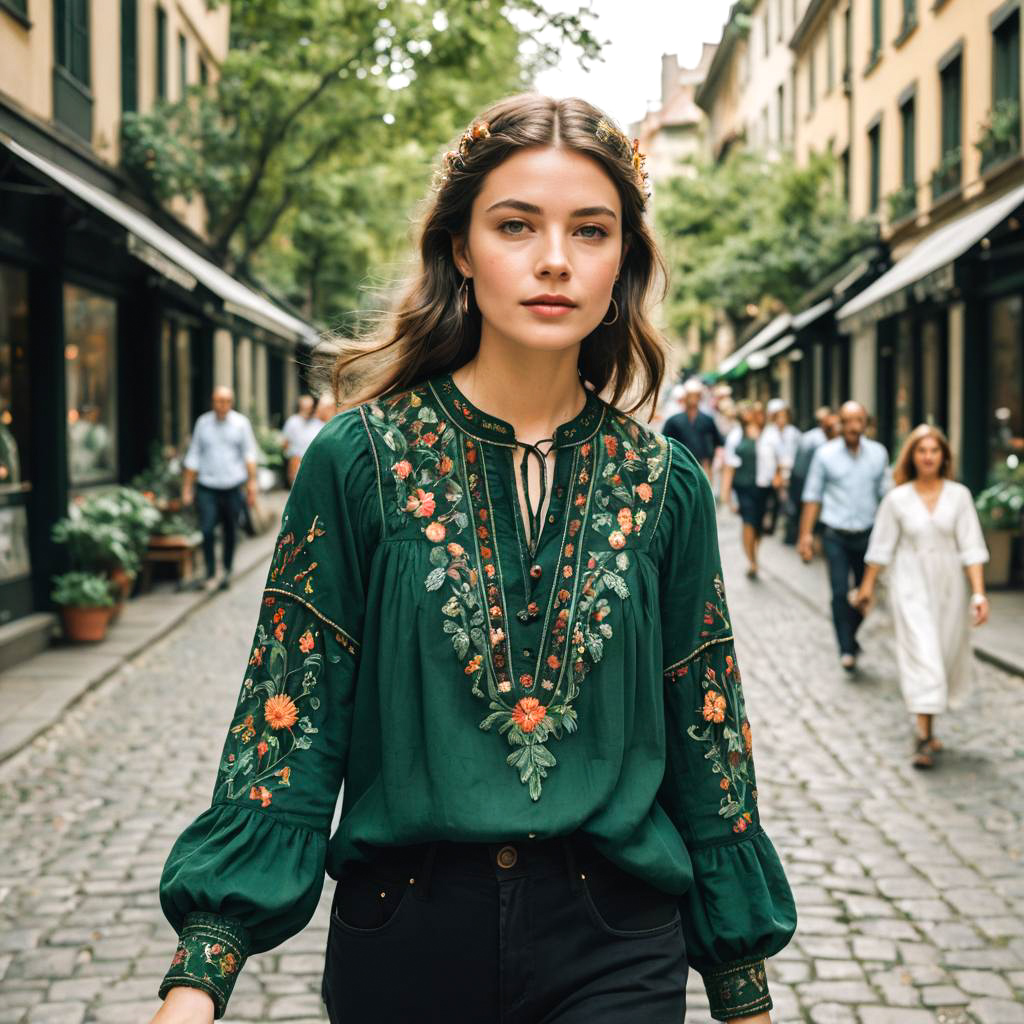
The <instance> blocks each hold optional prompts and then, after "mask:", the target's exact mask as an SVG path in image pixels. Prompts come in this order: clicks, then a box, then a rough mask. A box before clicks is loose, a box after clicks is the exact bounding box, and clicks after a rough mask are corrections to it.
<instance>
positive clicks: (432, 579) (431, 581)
mask: <svg viewBox="0 0 1024 1024" xmlns="http://www.w3.org/2000/svg"><path fill="white" fill-rule="evenodd" d="M445 573H446V571H445V570H444V569H442V568H437V569H432V570H431V571H430V573H429V574H428V575H427V578H426V580H425V581H424V586H425V587H426V588H427V590H439V589H440V587H441V584H442V583H444V578H445Z"/></svg>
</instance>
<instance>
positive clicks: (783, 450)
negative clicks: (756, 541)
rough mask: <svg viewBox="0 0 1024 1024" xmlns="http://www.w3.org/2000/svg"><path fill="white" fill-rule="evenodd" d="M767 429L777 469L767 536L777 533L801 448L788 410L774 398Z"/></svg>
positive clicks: (770, 404) (766, 440) (770, 503)
mask: <svg viewBox="0 0 1024 1024" xmlns="http://www.w3.org/2000/svg"><path fill="white" fill-rule="evenodd" d="M765 412H766V413H767V414H768V426H766V427H765V428H764V442H765V444H770V445H771V446H772V447H773V448H774V449H775V461H776V463H777V468H776V472H775V476H774V478H773V479H772V482H771V488H772V493H771V495H769V502H768V505H769V507H768V516H767V518H768V525H767V526H766V527H765V532H766V533H774V532H775V521H776V519H777V518H778V513H779V509H780V508H784V507H785V503H786V485H787V483H788V481H789V474H790V471H791V470H792V468H793V462H794V460H795V459H796V450H797V446H798V445H799V444H800V431H799V429H798V428H797V427H795V426H793V424H792V423H791V422H790V419H789V406H788V405H787V404H786V402H785V401H784V400H783V399H781V398H773V399H772V400H771V401H770V402H769V403H768V405H767V407H766V409H765Z"/></svg>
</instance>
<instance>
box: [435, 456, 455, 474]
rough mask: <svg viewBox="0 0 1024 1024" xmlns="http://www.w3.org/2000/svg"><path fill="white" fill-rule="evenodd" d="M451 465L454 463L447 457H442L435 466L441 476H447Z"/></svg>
mask: <svg viewBox="0 0 1024 1024" xmlns="http://www.w3.org/2000/svg"><path fill="white" fill-rule="evenodd" d="M453 465H454V463H453V462H452V460H451V459H450V458H449V457H448V456H447V455H442V456H441V461H440V462H439V463H438V464H437V471H438V472H439V473H440V474H442V476H444V475H447V474H448V473H450V472H451V471H452V466H453Z"/></svg>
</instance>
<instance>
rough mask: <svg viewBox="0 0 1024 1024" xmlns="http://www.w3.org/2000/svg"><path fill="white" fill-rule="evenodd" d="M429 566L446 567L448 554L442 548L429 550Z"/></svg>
mask: <svg viewBox="0 0 1024 1024" xmlns="http://www.w3.org/2000/svg"><path fill="white" fill-rule="evenodd" d="M430 564H431V565H443V566H446V567H447V565H448V552H447V551H445V549H444V548H443V547H436V548H431V549H430Z"/></svg>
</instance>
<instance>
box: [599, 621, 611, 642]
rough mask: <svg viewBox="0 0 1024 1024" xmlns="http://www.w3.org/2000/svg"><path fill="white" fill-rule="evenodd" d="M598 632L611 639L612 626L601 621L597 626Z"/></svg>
mask: <svg viewBox="0 0 1024 1024" xmlns="http://www.w3.org/2000/svg"><path fill="white" fill-rule="evenodd" d="M597 630H598V632H599V633H600V634H601V636H603V637H604V638H605V640H611V638H612V627H611V626H609V625H608V623H607V622H602V623H601V625H599V626H598V627H597Z"/></svg>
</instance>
